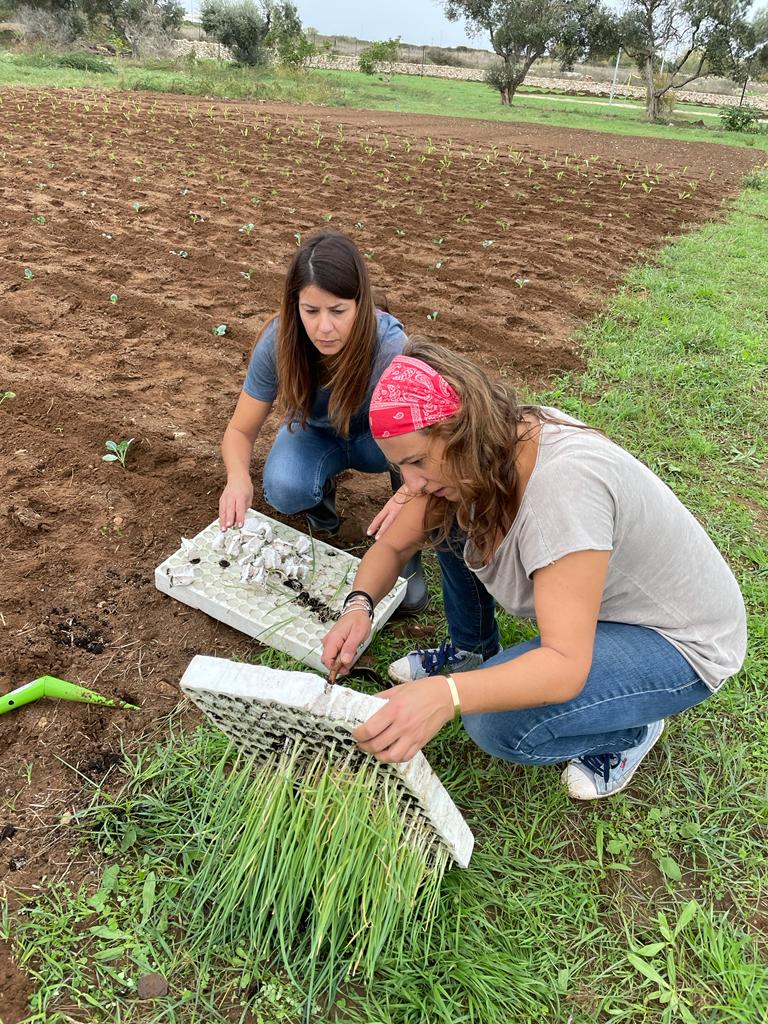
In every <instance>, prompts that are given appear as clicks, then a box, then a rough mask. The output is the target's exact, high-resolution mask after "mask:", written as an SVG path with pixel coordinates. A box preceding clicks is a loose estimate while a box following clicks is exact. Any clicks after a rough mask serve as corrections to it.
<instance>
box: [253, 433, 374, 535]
mask: <svg viewBox="0 0 768 1024" xmlns="http://www.w3.org/2000/svg"><path fill="white" fill-rule="evenodd" d="M388 468H389V465H388V463H387V460H386V459H385V458H384V456H383V454H382V452H381V449H380V448H379V446H378V445H377V444H376V442H375V441H374V440H373V438H372V437H371V435H370V433H369V432H368V431H366V432H365V433H363V434H352V435H350V436H349V437H341V436H340V435H339V434H337V433H336V431H335V430H325V429H322V428H320V427H312V426H309V425H307V427H306V428H304V429H302V428H301V426H294V429H293V431H290V430H288V427H287V426H282V427H281V428H280V429H279V430H278V432H277V437H276V438H275V442H274V444H273V445H272V450H271V451H270V453H269V455H268V456H267V461H266V462H265V464H264V474H263V478H262V486H263V489H264V497H265V499H266V500H267V501H268V502H269V504H270V505H271V506H272V508H275V509H277V511H278V512H282V513H283V515H286V516H292V515H296V513H297V512H303V511H305V509H309V508H314V506H315V505H317V504H318V503H319V502H320V501H322V498H323V485H324V484H325V482H326V480H330V479H331V478H332V477H334V476H336V474H337V473H341V472H342V471H343V470H345V469H356V470H358V471H359V472H361V473H384V472H386V470H387V469H388Z"/></svg>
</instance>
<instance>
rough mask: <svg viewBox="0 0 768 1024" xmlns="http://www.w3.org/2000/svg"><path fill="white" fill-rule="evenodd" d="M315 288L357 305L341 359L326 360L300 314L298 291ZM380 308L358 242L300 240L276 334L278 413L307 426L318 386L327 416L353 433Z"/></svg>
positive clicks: (337, 237) (325, 235) (330, 237)
mask: <svg viewBox="0 0 768 1024" xmlns="http://www.w3.org/2000/svg"><path fill="white" fill-rule="evenodd" d="M309 285H316V286H317V287H318V288H322V289H323V290H324V291H326V292H330V293H331V294H332V295H335V296H337V297H338V298H340V299H347V300H350V299H353V300H354V301H355V302H356V303H357V310H356V312H355V319H354V323H353V324H352V330H351V331H350V333H349V336H348V338H347V340H346V342H345V344H344V346H343V348H342V349H341V351H340V352H339V353H338V355H336V356H333V357H332V358H329V359H328V360H327V361H326V366H325V367H323V370H327V371H328V372H327V374H326V375H325V376H324V377H323V380H322V381H321V379H320V373H321V365H322V363H323V357H322V356H321V355H320V353H319V352H318V351H317V349H316V348H315V347H314V345H313V344H312V342H311V341H310V340H309V337H308V336H307V332H306V331H305V329H304V324H303V323H302V322H301V316H300V315H299V293H300V292H301V290H302V289H303V288H307V287H308V286H309ZM376 336H377V325H376V309H375V306H374V303H373V297H372V295H371V284H370V280H369V278H368V269H367V267H366V265H365V260H364V259H363V257H362V255H361V254H360V251H359V250H358V248H357V246H356V245H355V243H354V242H353V241H352V240H351V239H350V238H347V236H346V235H343V234H341V232H339V231H320V232H318V233H317V234H316V235H312V236H311V237H310V238H307V239H306V241H304V242H302V244H301V246H300V247H299V249H298V250H297V252H296V254H295V255H294V257H293V259H292V260H291V264H290V266H289V267H288V272H287V274H286V276H285V285H284V287H283V298H282V302H281V304H280V313H279V321H278V331H277V376H278V381H279V384H278V394H277V400H276V401H277V410H278V412H279V413H280V415H281V416H282V417H283V418H284V419H285V420H287V421H288V423H289V424H290V423H292V422H295V421H298V422H299V423H300V424H301V426H302V427H305V426H306V424H307V419H308V417H309V413H310V409H311V407H312V396H313V394H314V392H315V389H316V388H317V386H318V384H320V383H322V384H323V385H324V386H326V387H328V388H330V392H331V394H330V400H329V403H328V414H329V417H330V420H331V423H332V425H333V427H334V429H335V430H337V431H338V432H339V433H340V434H342V435H343V436H346V435H348V434H349V423H350V419H351V418H352V414H353V413H354V412H355V410H356V409H358V408H359V407H360V406H361V405H362V404H363V400H364V399H365V394H366V391H367V389H368V382H369V380H370V376H371V367H372V366H373V360H374V354H375V351H376Z"/></svg>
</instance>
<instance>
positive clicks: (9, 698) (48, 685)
mask: <svg viewBox="0 0 768 1024" xmlns="http://www.w3.org/2000/svg"><path fill="white" fill-rule="evenodd" d="M41 697H57V698H58V699H59V700H75V701H79V702H80V703H82V704H102V705H104V706H105V707H111V708H129V709H130V710H131V711H139V710H141V709H140V708H137V707H136V705H135V704H126V703H125V702H124V701H120V700H110V699H109V697H102V695H101V694H100V693H94V691H93V690H87V689H86V688H85V687H84V686H76V685H75V684H74V683H68V682H66V680H64V679H57V678H56V676H40V678H39V679H33V680H32V682H31V683H27V684H26V685H25V686H20V687H19V688H18V689H17V690H11V692H10V693H6V694H5V695H4V696H2V697H0V715H4V714H7V712H9V711H15V710H16V709H17V708H20V707H23V706H24V705H25V704H31V703H32V701H35V700H40V698H41Z"/></svg>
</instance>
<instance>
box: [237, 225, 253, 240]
mask: <svg viewBox="0 0 768 1024" xmlns="http://www.w3.org/2000/svg"><path fill="white" fill-rule="evenodd" d="M255 227H256V225H255V224H243V226H242V227H241V228H240V229H239V230H240V234H241V235H248V236H249V237H250V234H251V232H252V231H253V229H254V228H255Z"/></svg>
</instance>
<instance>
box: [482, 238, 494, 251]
mask: <svg viewBox="0 0 768 1024" xmlns="http://www.w3.org/2000/svg"><path fill="white" fill-rule="evenodd" d="M492 245H493V239H492V238H486V239H485V241H484V242H483V248H484V249H490V247H491V246H492Z"/></svg>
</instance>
